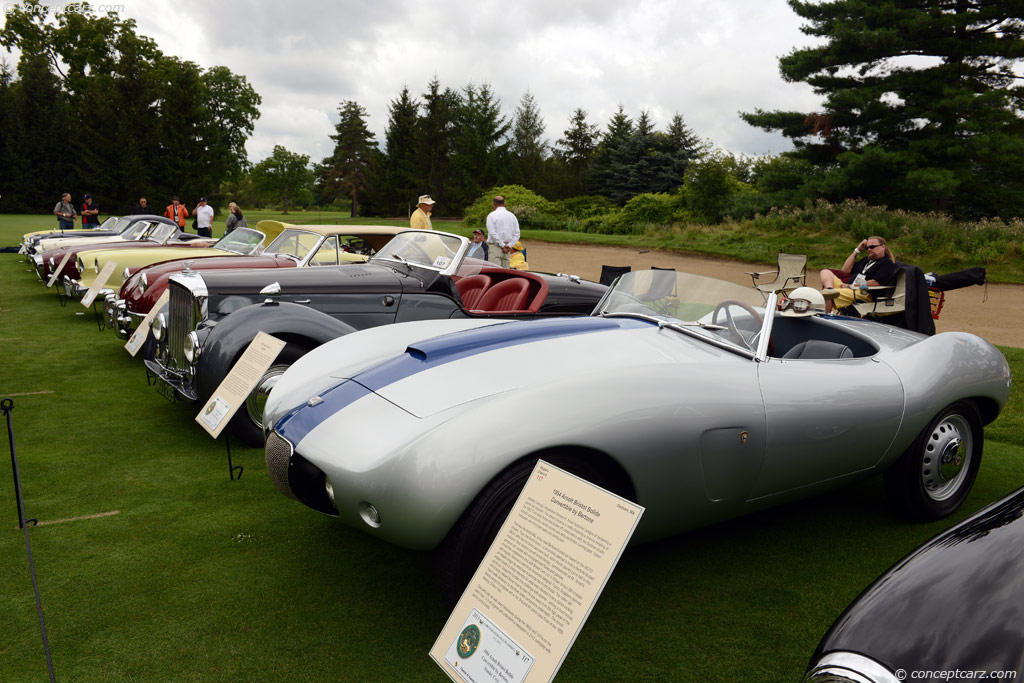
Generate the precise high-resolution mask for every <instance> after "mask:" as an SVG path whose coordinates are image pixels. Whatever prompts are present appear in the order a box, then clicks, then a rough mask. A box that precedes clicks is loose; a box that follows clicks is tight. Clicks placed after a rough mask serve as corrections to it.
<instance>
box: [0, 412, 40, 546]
mask: <svg viewBox="0 0 1024 683" xmlns="http://www.w3.org/2000/svg"><path fill="white" fill-rule="evenodd" d="M12 410H14V401H12V400H11V399H9V398H5V399H4V400H3V401H0V411H2V412H3V414H4V417H6V418H7V441H8V443H10V445H11V471H12V472H13V473H14V501H15V504H16V505H17V506H18V528H19V529H24V528H25V525H26V524H31V525H33V526H34V525H35V523H36V520H35V519H29V520H26V519H25V501H24V500H22V498H21V473H20V472H18V456H17V455H16V454H15V451H14V426H13V425H12V424H11V411H12Z"/></svg>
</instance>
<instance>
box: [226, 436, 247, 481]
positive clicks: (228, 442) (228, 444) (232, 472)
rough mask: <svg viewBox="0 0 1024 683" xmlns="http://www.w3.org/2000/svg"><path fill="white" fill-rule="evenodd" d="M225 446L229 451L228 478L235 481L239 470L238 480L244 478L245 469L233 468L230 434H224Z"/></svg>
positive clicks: (240, 467)
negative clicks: (236, 472) (243, 471)
mask: <svg viewBox="0 0 1024 683" xmlns="http://www.w3.org/2000/svg"><path fill="white" fill-rule="evenodd" d="M224 446H225V447H226V448H227V449H228V477H229V478H230V479H231V481H234V480H235V470H238V478H239V479H241V478H242V470H244V469H245V468H244V467H242V466H241V465H235V466H234V467H232V466H231V438H230V437H228V433H227V432H224Z"/></svg>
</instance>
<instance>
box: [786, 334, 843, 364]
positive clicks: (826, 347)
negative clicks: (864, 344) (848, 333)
mask: <svg viewBox="0 0 1024 683" xmlns="http://www.w3.org/2000/svg"><path fill="white" fill-rule="evenodd" d="M782 357H783V358H796V359H800V360H828V359H831V358H853V351H851V350H850V347H849V346H844V345H843V344H837V343H836V342H830V341H822V340H820V339H809V340H808V341H804V342H800V343H799V344H797V345H796V346H794V347H793V348H791V349H790V350H789V351H786V353H784V354H783V355H782Z"/></svg>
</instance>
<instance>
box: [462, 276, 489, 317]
mask: <svg viewBox="0 0 1024 683" xmlns="http://www.w3.org/2000/svg"><path fill="white" fill-rule="evenodd" d="M455 286H456V287H458V288H459V296H460V297H462V306H463V307H464V308H465V309H466V310H473V309H475V308H480V305H479V304H480V300H481V299H482V298H483V297H484V292H486V291H487V289H488V288H489V287H490V286H491V278H490V277H488V276H486V275H473V276H472V277H464V278H462V279H461V280H459V281H458V282H456V283H455Z"/></svg>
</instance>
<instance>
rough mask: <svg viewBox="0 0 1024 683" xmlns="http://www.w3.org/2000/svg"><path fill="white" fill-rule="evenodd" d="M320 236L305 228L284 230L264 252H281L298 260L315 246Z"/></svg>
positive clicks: (304, 256)
mask: <svg viewBox="0 0 1024 683" xmlns="http://www.w3.org/2000/svg"><path fill="white" fill-rule="evenodd" d="M321 239H322V238H321V237H320V235H318V234H316V233H315V232H309V231H307V230H285V231H284V232H282V233H281V234H280V235H278V236H277V239H275V240H274V241H273V242H271V243H270V246H269V247H267V248H266V250H265V251H264V252H263V253H264V254H281V255H283V256H291V257H293V258H295V259H297V260H299V261H301V260H302V259H304V258H306V255H307V254H309V252H310V251H311V250H312V249H313V248H315V247H316V245H317V244H318V243H319V242H320V240H321Z"/></svg>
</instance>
